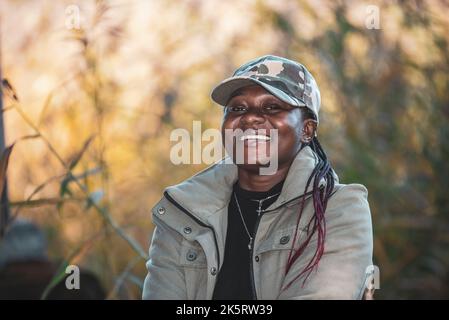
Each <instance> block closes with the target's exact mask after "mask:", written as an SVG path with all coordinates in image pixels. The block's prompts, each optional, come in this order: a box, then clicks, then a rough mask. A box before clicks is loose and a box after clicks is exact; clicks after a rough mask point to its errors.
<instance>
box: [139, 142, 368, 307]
mask: <svg viewBox="0 0 449 320" xmlns="http://www.w3.org/2000/svg"><path fill="white" fill-rule="evenodd" d="M317 161H318V158H317V155H316V154H315V153H314V152H313V150H312V149H311V148H310V147H305V148H303V149H302V150H301V151H300V152H299V153H298V155H297V156H296V158H295V160H294V162H293V163H292V166H291V167H290V170H289V173H288V175H287V178H286V180H285V183H284V186H283V189H282V192H281V194H280V196H279V197H278V199H277V200H276V202H274V203H273V204H272V205H271V206H270V207H269V208H268V209H267V211H266V212H265V213H264V214H263V215H262V216H261V219H260V222H259V224H258V228H257V233H256V236H255V239H254V250H253V263H252V271H253V272H252V278H253V279H254V281H253V288H254V290H255V293H256V295H257V298H258V299H359V298H361V297H362V295H363V292H364V289H365V279H366V269H367V267H369V266H371V265H372V250H373V238H372V225H371V214H370V209H369V205H368V201H367V196H368V192H367V190H366V188H365V187H364V186H363V185H360V184H349V185H344V184H339V183H338V177H337V176H336V175H335V178H336V185H335V189H334V192H333V195H332V196H331V198H330V199H329V201H328V205H327V210H326V213H325V217H326V230H327V233H326V241H325V248H324V249H325V251H324V254H323V256H322V258H321V260H320V263H319V266H318V269H317V271H316V272H312V274H311V275H310V276H309V278H308V280H307V282H306V283H305V284H304V286H303V285H302V281H303V278H299V279H298V280H296V282H294V284H293V285H292V286H290V287H289V289H288V290H286V291H284V292H282V293H281V292H280V291H281V287H283V286H284V285H285V284H287V283H289V282H290V281H291V280H292V279H293V278H294V277H295V276H296V275H297V274H298V273H299V272H300V271H301V270H303V269H304V267H305V266H306V264H307V263H308V262H309V260H310V258H311V257H312V255H313V254H314V252H315V248H316V241H314V239H315V237H316V235H315V236H314V237H313V238H312V241H311V242H310V243H309V245H308V247H307V249H306V251H305V252H304V253H303V255H302V256H301V257H300V258H299V259H298V260H297V261H296V262H295V264H294V265H293V267H292V268H291V269H290V271H289V273H288V274H287V275H284V270H285V265H286V262H287V258H288V253H289V249H290V247H291V241H293V238H294V235H293V233H294V230H295V226H296V219H297V215H298V212H299V205H300V200H301V197H302V196H303V194H304V188H305V185H306V182H307V178H308V177H309V175H310V173H311V172H312V170H313V168H314V167H315V164H316V163H317ZM236 181H237V167H236V166H235V165H234V164H229V163H224V161H222V162H219V163H217V164H215V165H212V166H210V167H209V168H207V169H206V170H204V171H202V172H200V173H198V174H197V175H195V176H193V177H191V178H189V179H187V180H186V181H184V182H182V183H181V184H178V185H175V186H172V187H169V188H167V189H166V191H165V193H164V197H163V198H162V199H161V200H160V201H159V202H158V203H157V204H156V206H155V207H154V208H153V210H152V212H153V222H154V224H155V225H156V228H155V230H154V233H153V238H152V242H151V247H150V258H149V260H148V262H147V268H148V275H147V277H146V279H145V283H144V288H143V298H144V299H211V298H212V294H213V290H214V286H215V282H216V280H217V275H218V272H219V270H220V267H221V266H222V263H223V257H224V248H225V240H226V228H227V213H228V203H229V200H230V197H231V192H232V186H233V184H234V183H235V182H236ZM322 183H324V180H323V181H322ZM311 189H312V188H311V187H309V189H308V190H307V192H306V199H307V200H306V202H305V208H304V212H303V217H302V218H301V222H300V229H299V230H300V231H299V233H298V234H299V236H297V244H296V246H295V247H299V243H300V242H301V241H304V239H305V238H306V230H305V225H306V224H307V222H308V221H309V220H310V218H311V217H312V214H313V213H314V210H313V204H312V201H311V199H312V198H311V196H310V194H308V192H309V191H311ZM281 239H282V240H281ZM315 240H316V239H315ZM256 256H257V257H258V258H257V259H256Z"/></svg>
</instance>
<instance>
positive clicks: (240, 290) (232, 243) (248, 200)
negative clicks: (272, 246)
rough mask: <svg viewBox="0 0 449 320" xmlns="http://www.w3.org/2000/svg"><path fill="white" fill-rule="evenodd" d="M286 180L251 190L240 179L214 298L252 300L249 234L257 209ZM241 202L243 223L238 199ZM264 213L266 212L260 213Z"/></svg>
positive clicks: (264, 206)
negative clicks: (261, 190)
mask: <svg viewBox="0 0 449 320" xmlns="http://www.w3.org/2000/svg"><path fill="white" fill-rule="evenodd" d="M283 184H284V181H281V182H280V183H278V184H277V185H275V186H274V187H273V188H271V189H270V190H268V191H265V192H257V191H248V190H244V189H242V188H240V186H239V184H238V181H237V183H236V184H235V185H234V188H233V193H232V195H231V199H230V201H229V207H228V228H227V232H226V244H225V253H224V260H223V265H222V267H221V269H220V272H219V273H218V279H217V282H216V285H215V289H214V294H213V297H212V299H214V300H233V299H235V300H250V299H255V297H254V294H253V280H252V275H251V273H252V270H251V255H252V250H250V249H249V248H248V245H249V243H250V238H249V236H248V233H247V231H246V229H245V226H244V223H245V224H246V227H247V229H248V232H249V233H250V235H251V237H253V239H254V236H255V232H256V227H257V225H256V224H258V221H257V220H258V219H259V218H260V217H258V211H259V210H265V209H267V208H268V207H269V206H270V205H271V204H272V203H273V202H275V201H276V199H277V198H278V196H279V194H280V193H281V190H282V186H283ZM235 197H237V201H238V204H239V205H240V209H241V212H242V216H243V219H244V223H243V221H242V217H241V216H240V212H239V210H238V206H237V203H236V199H235ZM261 214H263V213H261Z"/></svg>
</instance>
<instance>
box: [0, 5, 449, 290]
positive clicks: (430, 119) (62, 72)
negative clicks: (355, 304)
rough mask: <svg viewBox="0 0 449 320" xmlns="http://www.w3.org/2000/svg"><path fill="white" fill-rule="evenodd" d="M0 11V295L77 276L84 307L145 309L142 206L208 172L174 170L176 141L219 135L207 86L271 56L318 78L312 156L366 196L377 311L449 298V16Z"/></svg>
mask: <svg viewBox="0 0 449 320" xmlns="http://www.w3.org/2000/svg"><path fill="white" fill-rule="evenodd" d="M0 10H1V11H0V37H1V45H0V53H1V74H2V75H1V76H2V79H3V80H2V88H3V89H2V96H3V97H2V98H3V99H2V101H3V105H2V116H3V121H4V125H3V127H4V130H3V133H2V134H1V138H2V139H3V141H4V145H3V147H2V149H3V150H2V151H3V153H2V158H1V162H0V178H1V179H2V180H3V179H4V178H5V176H6V175H7V181H8V183H7V187H5V188H3V183H2V184H1V185H0V187H1V188H3V194H4V196H3V198H2V219H1V222H2V223H1V240H0V241H1V242H0V273H1V274H0V291H2V290H3V291H2V292H5V290H6V294H5V293H3V294H1V293H0V295H1V297H3V298H8V297H9V298H11V297H14V294H19V293H15V292H14V291H11V288H13V287H15V288H19V286H18V285H17V283H10V282H11V281H12V280H11V279H13V278H14V277H17V276H18V275H17V274H19V273H20V274H21V275H22V278H21V281H22V282H21V284H20V285H21V286H22V287H23V288H27V286H28V287H32V288H33V290H34V291H35V295H34V296H32V297H35V296H37V297H40V298H51V297H61V296H58V293H57V288H58V285H60V284H61V279H63V278H64V276H66V274H65V272H64V271H65V267H66V266H67V265H70V264H75V265H78V266H80V268H81V269H82V271H81V272H82V274H84V276H86V277H90V278H89V279H91V281H90V280H85V281H87V282H89V283H91V288H92V289H89V292H90V294H92V295H91V296H89V295H88V296H82V297H84V298H108V299H139V298H140V296H141V288H142V283H143V279H144V277H145V275H146V269H145V265H144V261H145V258H146V255H147V250H148V246H149V241H150V239H151V233H152V228H153V225H152V222H151V214H150V209H151V208H152V206H153V205H154V204H155V203H156V202H157V201H158V200H159V198H160V197H161V195H162V191H163V189H164V188H165V187H166V186H168V185H172V184H176V183H178V182H180V181H182V180H183V179H185V178H187V177H189V176H191V175H192V174H193V173H195V172H197V171H198V170H200V169H202V168H204V167H205V166H206V165H205V164H203V165H179V166H176V165H173V164H172V163H171V162H170V147H171V146H172V143H171V142H170V140H169V137H170V132H171V130H173V129H175V128H186V129H187V130H189V131H192V121H193V120H200V121H201V125H202V130H205V129H208V128H218V127H220V124H221V117H222V110H221V108H220V107H218V106H216V105H214V103H213V102H212V101H211V100H210V98H209V94H210V91H211V89H212V87H213V86H214V85H215V84H217V83H218V82H219V81H221V80H222V79H224V78H225V77H227V76H229V75H231V74H232V72H233V71H234V69H235V68H237V67H238V66H240V65H241V64H242V63H244V62H246V61H248V60H250V59H252V58H255V57H257V56H260V55H265V54H275V55H281V56H286V57H288V58H291V59H294V60H297V61H300V62H302V63H303V64H305V65H306V66H307V67H308V69H309V70H310V71H311V72H312V74H313V75H314V76H315V78H316V80H317V82H318V84H319V86H320V89H321V94H322V108H321V118H320V128H319V137H320V141H321V142H322V144H323V147H324V149H325V150H326V152H327V154H328V156H329V157H330V159H331V162H332V164H333V166H334V168H335V170H336V171H337V173H338V174H339V177H340V181H341V182H343V183H351V182H359V183H362V184H364V185H366V186H367V188H368V190H369V202H370V206H371V211H372V216H373V224H374V239H375V240H374V241H375V242H374V255H375V256H374V261H375V264H376V265H378V266H379V269H380V290H378V291H376V294H375V298H376V299H442V298H446V299H447V298H449V251H448V249H447V247H448V245H449V194H448V191H449V167H448V165H447V161H448V160H449V93H448V92H449V77H448V74H449V50H448V41H449V35H448V30H449V17H448V15H447V12H449V1H445V0H433V1H386V0H385V1H380V0H379V1H375V0H370V1H369V2H364V1H307V0H284V1H277V0H272V1H269V0H267V1H262V0H260V1H255V0H249V1H238V0H228V1H218V0H208V1H205V0H203V1H201V0H184V1H175V0H151V1H144V0H130V1H125V0H116V1H112V0H111V1H94V0H83V1H80V0H79V1H77V0H70V1H50V0H48V1H44V0H42V1H40V0H36V1H31V0H28V1H23V0H2V1H1V4H0ZM0 140H1V139H0ZM12 145H13V147H11V146H12ZM8 156H9V162H8ZM6 167H7V169H6ZM1 188H0V191H1ZM6 192H7V193H8V200H6V197H5V194H6ZM7 215H8V216H9V220H7V217H6V216H7ZM12 220H14V222H12V223H9V224H8V223H7V221H12ZM27 241H28V243H29V244H30V245H35V246H36V247H34V248H33V249H30V246H28V247H27V246H26V245H25V244H26V243H27ZM30 261H31V262H30ZM30 263H33V264H34V265H32V266H31V267H30ZM36 264H37V265H39V267H36ZM39 268H40V269H39ZM36 270H42V273H39V272H38V271H36ZM24 274H25V275H26V276H23V275H24ZM83 281H84V280H83V276H82V278H81V282H82V283H87V282H83ZM8 286H9V287H8ZM81 287H83V286H82V285H81ZM17 290H19V289H17ZM24 290H25V289H24ZM26 290H29V292H31V291H30V290H31V289H29V288H28V289H26ZM55 290H56V291H55ZM34 291H33V292H34ZM89 292H88V293H89ZM78 297H80V296H78Z"/></svg>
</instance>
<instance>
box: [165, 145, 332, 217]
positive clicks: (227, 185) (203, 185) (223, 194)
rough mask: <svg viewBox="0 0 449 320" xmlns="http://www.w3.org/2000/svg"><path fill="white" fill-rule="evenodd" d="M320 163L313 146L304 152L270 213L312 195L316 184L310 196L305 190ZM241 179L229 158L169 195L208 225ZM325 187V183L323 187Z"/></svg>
mask: <svg viewBox="0 0 449 320" xmlns="http://www.w3.org/2000/svg"><path fill="white" fill-rule="evenodd" d="M317 163H318V155H317V154H316V153H315V152H314V151H313V150H312V149H311V148H310V147H309V146H306V147H304V148H303V149H301V150H300V151H299V152H298V154H297V155H296V157H295V159H294V161H293V163H292V165H291V166H290V169H289V171H288V174H287V177H286V180H285V182H284V186H283V188H282V191H281V194H280V195H279V197H278V199H277V200H276V201H275V202H274V203H273V204H272V205H271V206H270V207H269V208H268V209H267V210H270V209H274V208H277V207H279V206H281V205H282V204H284V203H286V202H289V201H291V200H293V199H295V198H298V197H300V196H302V195H303V194H304V193H308V192H310V191H311V190H312V183H311V184H310V185H309V187H308V188H307V191H306V192H304V189H305V186H306V184H307V179H308V178H309V176H310V174H311V173H312V171H313V169H314V168H315V166H316V164H317ZM333 175H334V178H335V179H336V183H338V176H337V175H336V173H335V172H333ZM237 178H238V177H237V166H236V165H235V164H233V163H232V162H231V161H229V158H224V159H222V160H221V161H219V162H217V163H215V164H213V165H212V166H210V167H208V168H206V169H205V170H203V171H201V172H199V173H197V174H196V175H194V176H192V177H190V178H188V179H187V180H185V181H183V182H182V183H180V184H177V185H174V186H171V187H168V188H166V189H165V192H167V193H168V194H169V196H170V197H171V198H172V199H173V200H175V201H176V202H177V203H178V204H179V205H181V206H182V207H183V208H184V209H185V210H187V211H188V212H189V213H191V214H192V215H194V216H195V217H196V218H197V219H199V220H200V221H202V222H204V223H207V224H208V221H209V218H211V215H214V214H215V213H217V212H219V211H223V210H224V209H225V208H226V207H227V205H228V203H229V200H230V197H231V193H232V187H233V185H234V184H235V182H236V181H237ZM324 184H325V181H324V179H323V180H322V181H321V183H320V186H321V185H324Z"/></svg>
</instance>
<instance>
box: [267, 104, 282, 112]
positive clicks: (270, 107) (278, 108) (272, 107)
mask: <svg viewBox="0 0 449 320" xmlns="http://www.w3.org/2000/svg"><path fill="white" fill-rule="evenodd" d="M263 110H264V112H266V113H277V112H279V111H282V110H283V108H282V107H281V106H280V105H278V104H276V103H271V104H268V105H266V106H264V107H263Z"/></svg>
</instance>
